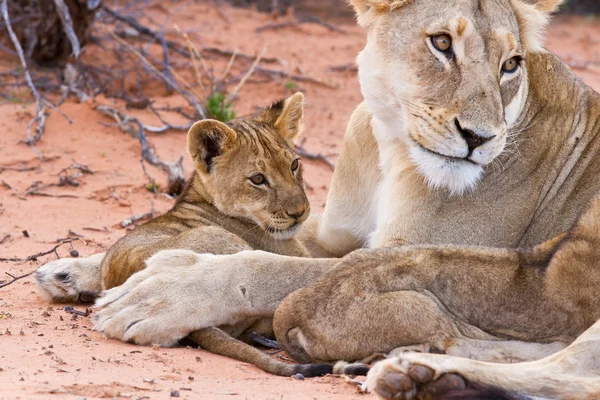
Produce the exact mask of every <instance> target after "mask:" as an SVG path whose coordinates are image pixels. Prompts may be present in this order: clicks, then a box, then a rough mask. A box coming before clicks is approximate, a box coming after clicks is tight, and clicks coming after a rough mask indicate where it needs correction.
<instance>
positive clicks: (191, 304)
mask: <svg viewBox="0 0 600 400" xmlns="http://www.w3.org/2000/svg"><path fill="white" fill-rule="evenodd" d="M221 257H226V256H213V255H206V254H203V255H199V254H195V253H193V252H190V251H187V250H166V251H161V252H159V253H157V254H156V255H155V256H153V257H152V258H150V259H149V260H148V262H147V267H146V268H145V269H144V270H142V271H140V272H137V273H135V274H134V275H132V276H131V277H130V278H129V279H128V280H127V281H126V282H125V283H124V284H123V285H121V286H118V287H116V288H113V289H110V290H108V291H106V292H104V293H103V295H102V297H101V298H100V299H98V301H97V302H96V305H95V307H96V309H97V311H96V312H95V313H94V318H95V325H94V328H95V329H96V330H98V331H101V332H104V334H106V336H107V337H109V338H115V339H119V340H121V341H124V342H133V343H137V344H141V345H151V344H159V345H161V346H173V345H175V344H176V343H177V341H178V340H180V339H182V338H184V337H185V336H187V335H188V334H190V333H191V332H193V331H195V330H198V329H202V328H206V327H210V326H220V325H224V324H227V323H229V322H230V320H229V319H227V315H229V313H228V308H227V305H228V304H229V305H231V304H232V301H233V303H234V304H235V299H234V298H232V297H235V293H234V294H233V296H232V295H231V294H227V291H226V290H224V289H225V287H224V286H225V284H226V283H227V282H228V280H229V277H230V276H231V272H230V271H232V269H231V268H228V267H227V265H221V264H222V263H221V262H219V261H220V259H221ZM178 262H179V263H181V264H177V263H178Z"/></svg>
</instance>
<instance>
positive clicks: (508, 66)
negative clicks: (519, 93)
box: [502, 56, 521, 74]
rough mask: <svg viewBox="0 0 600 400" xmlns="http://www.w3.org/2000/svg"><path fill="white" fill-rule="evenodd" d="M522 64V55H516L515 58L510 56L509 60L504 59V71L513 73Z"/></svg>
mask: <svg viewBox="0 0 600 400" xmlns="http://www.w3.org/2000/svg"><path fill="white" fill-rule="evenodd" d="M520 65H521V57H519V56H516V57H513V58H509V59H508V60H506V61H504V64H502V72H506V73H508V74H512V73H513V72H515V71H516V70H517V69H519V66H520Z"/></svg>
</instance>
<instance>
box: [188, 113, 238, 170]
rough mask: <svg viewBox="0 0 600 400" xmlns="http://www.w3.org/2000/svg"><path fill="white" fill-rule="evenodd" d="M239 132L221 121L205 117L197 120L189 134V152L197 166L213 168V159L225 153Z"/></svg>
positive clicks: (207, 168)
mask: <svg viewBox="0 0 600 400" xmlns="http://www.w3.org/2000/svg"><path fill="white" fill-rule="evenodd" d="M236 137H237V133H236V132H235V131H234V130H233V129H231V128H230V127H229V126H227V125H225V124H224V123H222V122H220V121H216V120H213V119H205V120H202V121H199V122H196V123H195V124H194V125H192V127H191V128H190V130H189V132H188V136H187V148H188V153H190V156H192V159H193V160H194V163H195V164H196V167H197V168H200V169H203V170H204V171H205V172H206V173H210V171H211V170H212V165H213V159H214V158H215V157H217V156H219V155H221V154H223V153H224V152H225V151H226V150H227V149H228V148H229V147H230V146H231V145H232V144H233V143H234V142H235V139H236Z"/></svg>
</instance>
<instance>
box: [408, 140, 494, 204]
mask: <svg viewBox="0 0 600 400" xmlns="http://www.w3.org/2000/svg"><path fill="white" fill-rule="evenodd" d="M410 156H411V159H412V160H413V162H414V163H415V165H416V166H417V169H418V171H419V173H420V174H421V175H423V177H425V180H426V182H427V185H429V186H430V187H432V188H434V189H442V188H445V189H448V190H449V191H450V193H452V194H454V195H461V194H464V193H466V192H468V191H470V190H472V189H473V188H475V186H476V185H477V182H479V179H480V178H481V175H482V174H483V167H482V166H480V165H476V164H473V163H472V162H470V161H467V160H460V159H450V158H447V157H443V156H438V155H436V154H433V153H431V152H428V151H427V150H424V149H422V148H420V147H418V146H414V147H411V150H410Z"/></svg>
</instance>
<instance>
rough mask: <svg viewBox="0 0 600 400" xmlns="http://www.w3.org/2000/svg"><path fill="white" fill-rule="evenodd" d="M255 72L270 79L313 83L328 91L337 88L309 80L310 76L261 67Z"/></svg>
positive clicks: (315, 80)
mask: <svg viewBox="0 0 600 400" xmlns="http://www.w3.org/2000/svg"><path fill="white" fill-rule="evenodd" d="M256 71H257V72H261V73H263V74H266V75H269V76H270V77H273V76H279V77H282V78H286V79H291V80H294V81H298V82H309V83H315V84H317V85H320V86H325V87H326V88H329V89H336V88H337V85H332V84H331V83H327V82H323V81H320V80H318V79H315V78H311V77H310V76H304V75H294V74H288V73H287V72H285V71H276V70H274V69H268V68H264V67H261V66H258V67H256Z"/></svg>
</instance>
